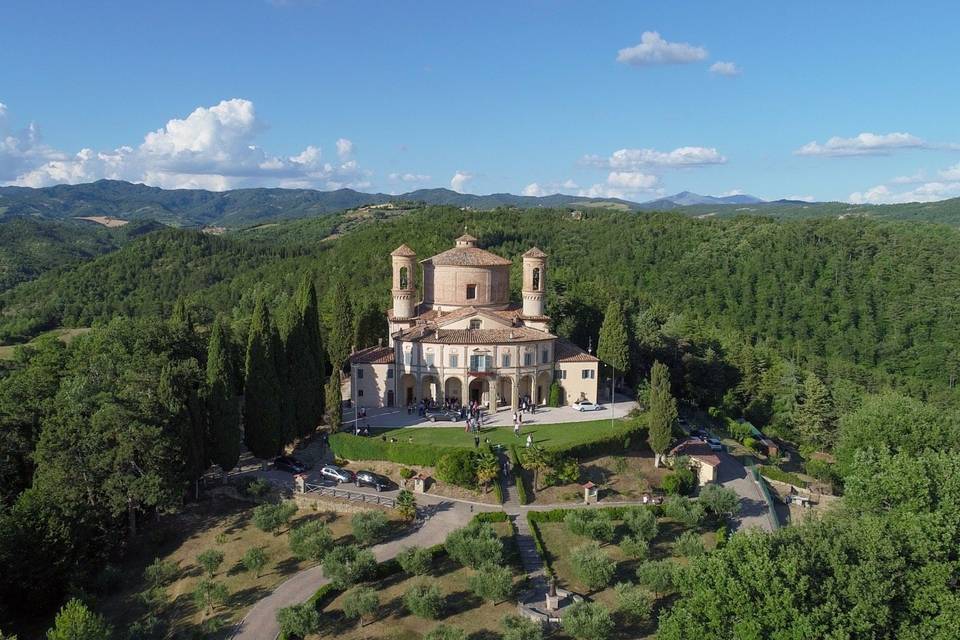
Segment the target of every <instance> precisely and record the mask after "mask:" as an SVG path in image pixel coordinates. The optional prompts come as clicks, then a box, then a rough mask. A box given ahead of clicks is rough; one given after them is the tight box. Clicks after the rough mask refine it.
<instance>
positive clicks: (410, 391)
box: [407, 387, 413, 407]
mask: <svg viewBox="0 0 960 640" xmlns="http://www.w3.org/2000/svg"><path fill="white" fill-rule="evenodd" d="M412 404H413V387H407V406H408V407H409V406H410V405H412Z"/></svg>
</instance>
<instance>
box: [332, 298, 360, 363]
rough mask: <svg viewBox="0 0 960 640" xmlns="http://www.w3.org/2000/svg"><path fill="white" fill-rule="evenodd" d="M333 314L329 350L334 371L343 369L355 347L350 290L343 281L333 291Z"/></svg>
mask: <svg viewBox="0 0 960 640" xmlns="http://www.w3.org/2000/svg"><path fill="white" fill-rule="evenodd" d="M332 304H333V314H332V316H331V319H330V331H329V334H328V337H327V352H328V353H329V354H330V364H331V366H332V367H333V370H334V371H342V370H343V365H344V363H346V361H347V358H348V357H349V356H350V350H351V348H352V347H353V339H354V327H353V307H352V305H351V304H350V291H349V290H348V289H347V285H346V284H345V283H344V282H343V281H341V282H338V283H337V284H336V286H335V287H334V289H333V293H332Z"/></svg>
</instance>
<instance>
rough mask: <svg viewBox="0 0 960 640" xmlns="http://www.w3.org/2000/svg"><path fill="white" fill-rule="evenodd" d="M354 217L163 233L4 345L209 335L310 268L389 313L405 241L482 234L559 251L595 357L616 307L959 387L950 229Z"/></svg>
mask: <svg viewBox="0 0 960 640" xmlns="http://www.w3.org/2000/svg"><path fill="white" fill-rule="evenodd" d="M340 219H341V218H339V217H336V216H334V217H327V218H323V219H314V220H304V221H297V222H291V223H285V224H279V225H272V226H269V227H263V228H258V229H255V230H250V231H246V232H242V233H235V234H229V235H227V236H222V237H210V236H206V235H203V234H200V233H196V232H192V231H184V230H173V229H169V230H165V231H162V232H158V233H154V234H150V235H148V236H146V237H144V238H140V239H138V240H136V241H134V242H132V243H131V244H129V245H127V246H125V247H123V248H122V249H120V250H119V251H116V252H115V253H112V254H110V255H106V256H102V257H100V258H97V259H95V260H92V261H90V262H88V263H86V264H83V265H81V266H78V267H75V268H70V269H66V270H64V271H62V272H57V273H50V274H47V275H45V276H43V277H41V278H39V279H37V280H35V281H33V282H29V283H26V284H23V285H21V286H19V287H17V288H16V289H14V290H12V291H9V292H7V293H6V294H4V295H3V296H0V302H2V305H3V318H2V322H0V334H2V335H3V336H5V337H7V338H21V339H22V338H23V337H25V336H28V335H31V334H34V333H36V332H38V331H40V330H42V329H45V328H52V327H55V326H59V325H66V326H89V325H90V324H92V323H97V322H102V321H105V320H107V319H109V318H111V317H113V316H115V315H117V314H125V315H131V316H136V315H150V314H160V315H165V314H168V313H169V312H170V310H171V309H172V307H173V305H174V303H175V301H176V300H177V299H178V298H181V297H182V298H184V299H185V300H186V302H187V305H188V306H189V307H190V308H191V309H192V311H193V312H194V313H195V315H196V316H197V317H198V318H200V319H201V321H204V322H206V321H209V320H210V319H212V317H213V315H214V314H215V313H216V312H226V313H229V314H232V315H233V317H234V318H237V319H238V320H242V319H243V318H245V317H247V316H249V314H250V312H251V310H252V306H253V300H254V298H255V296H256V295H258V294H259V293H261V292H262V293H265V294H266V295H267V296H268V297H269V298H270V299H271V300H273V301H274V303H275V304H276V305H277V306H279V305H282V304H283V303H284V301H285V300H286V298H287V297H288V296H289V295H290V294H291V292H292V291H293V290H294V288H295V285H296V282H297V280H298V279H299V277H300V275H301V274H302V273H304V272H309V273H312V274H313V277H314V281H315V282H316V284H317V287H318V290H319V291H320V292H321V295H323V292H327V291H330V290H332V287H333V285H334V284H335V283H337V282H346V283H347V284H348V286H349V289H350V291H351V292H352V293H353V296H354V300H353V303H354V305H355V307H356V308H360V309H362V308H370V309H372V310H373V311H374V312H375V313H381V312H382V310H383V309H385V308H386V307H387V306H388V305H389V275H390V263H389V253H390V251H391V250H392V249H394V248H395V247H396V246H398V245H399V244H401V243H407V244H409V245H410V246H411V247H413V248H414V250H416V251H417V253H418V255H420V256H422V257H426V256H429V255H432V254H434V253H437V252H439V251H441V250H443V249H446V248H448V247H449V245H450V243H451V242H452V239H453V238H454V237H456V236H457V235H458V234H459V233H461V232H462V229H463V226H464V224H468V225H469V227H470V231H471V233H473V234H475V235H477V236H478V237H479V238H481V242H482V244H483V245H484V246H486V247H487V248H489V249H490V250H492V251H494V252H496V253H499V254H501V255H504V256H507V257H509V258H512V259H517V258H518V256H519V255H520V254H521V253H522V252H523V251H525V250H527V249H528V248H529V247H530V246H532V245H537V246H540V247H541V248H543V249H544V250H546V251H547V253H548V254H550V267H549V279H548V282H549V283H550V287H549V298H548V312H549V313H550V314H551V315H552V316H553V317H554V319H555V323H556V329H557V331H558V332H559V333H560V334H562V335H565V336H568V337H571V338H573V339H574V340H575V341H577V342H580V343H583V344H584V345H585V344H586V343H587V341H588V340H590V339H592V340H593V341H594V344H596V337H597V335H598V331H599V324H600V321H601V318H602V311H603V310H604V309H605V308H606V306H607V304H608V302H610V301H611V300H614V299H616V300H620V301H622V302H623V303H624V305H625V306H626V307H627V308H628V312H629V313H630V314H634V315H636V314H640V313H641V312H642V311H643V310H644V309H652V310H655V311H656V312H657V313H659V314H661V316H663V315H664V314H665V315H667V316H669V314H677V313H679V314H683V317H685V318H687V319H689V320H691V321H694V322H697V323H700V324H701V325H703V326H704V327H712V328H714V329H716V330H718V331H726V332H736V333H737V334H738V335H739V336H742V337H744V338H747V339H749V340H750V341H752V342H754V343H765V344H769V345H772V346H775V347H776V349H777V350H778V351H779V352H781V353H783V354H786V355H789V356H791V357H801V358H803V359H804V360H806V361H807V362H809V363H812V364H811V366H813V367H815V368H817V369H818V370H819V371H821V372H823V373H824V374H827V375H830V374H831V373H833V374H837V375H840V374H842V375H843V376H844V377H847V378H851V379H855V380H860V381H861V382H862V383H864V384H867V385H868V386H869V385H873V384H878V383H879V382H880V381H883V380H897V381H898V384H901V385H908V386H910V387H911V388H912V389H913V390H914V391H916V392H918V393H927V392H928V391H929V390H933V389H948V388H950V387H952V386H953V383H954V381H955V378H956V376H957V374H958V372H960V354H958V345H960V323H958V321H957V320H958V318H960V264H958V262H957V260H956V256H957V255H960V231H955V230H952V229H949V228H946V227H942V226H938V225H911V224H906V223H890V222H877V221H870V220H862V219H852V220H851V219H848V220H803V221H781V222H776V221H772V220H769V219H762V218H750V217H741V218H735V219H729V220H726V219H704V220H698V219H691V218H689V217H686V216H683V215H679V214H632V213H612V212H595V213H590V214H588V215H586V216H585V218H584V219H583V220H575V219H573V218H572V217H571V216H570V215H569V214H568V213H566V212H559V211H547V210H539V211H527V212H525V213H524V214H523V215H517V214H516V213H515V212H510V211H505V210H499V211H494V212H488V213H476V212H464V211H460V210H459V209H454V208H449V207H431V208H427V209H424V210H421V211H416V212H413V213H410V214H409V215H405V216H399V217H395V218H392V219H390V220H388V221H375V220H372V219H371V220H369V221H367V222H365V223H363V224H359V225H358V226H357V227H356V228H354V229H353V230H352V231H350V232H348V233H346V234H344V235H342V236H340V237H337V238H336V239H331V238H329V236H330V233H331V231H332V230H333V229H334V228H335V225H336V221H337V220H340ZM517 269H518V267H517V268H515V273H514V274H513V276H514V280H515V281H514V285H515V288H519V279H518V278H519V272H517ZM327 302H328V306H329V301H327ZM637 330H640V329H637Z"/></svg>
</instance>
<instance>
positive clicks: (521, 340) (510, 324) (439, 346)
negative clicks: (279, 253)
mask: <svg viewBox="0 0 960 640" xmlns="http://www.w3.org/2000/svg"><path fill="white" fill-rule="evenodd" d="M476 243H477V239H476V238H474V237H472V236H469V235H464V236H461V237H460V238H457V240H456V246H454V247H453V248H452V249H450V250H448V251H445V252H443V253H440V254H438V255H436V256H433V257H432V258H427V259H426V260H423V261H421V262H420V265H421V269H422V273H423V290H422V292H421V294H422V298H421V301H420V302H419V303H418V304H417V303H414V300H415V298H416V289H415V284H414V274H415V271H416V269H415V267H416V262H415V260H416V257H415V255H414V252H413V250H412V249H410V248H409V247H408V246H406V245H402V246H400V247H399V248H398V249H397V250H396V251H394V252H393V253H392V254H391V259H392V264H393V287H392V293H393V301H394V303H393V308H392V309H391V310H390V311H388V312H387V321H388V323H389V328H390V340H389V343H388V345H386V346H378V347H371V348H368V349H364V350H362V351H359V352H356V353H354V354H353V355H352V356H351V373H352V389H354V392H353V394H354V398H353V399H354V400H355V401H356V402H357V404H358V406H360V407H385V406H398V407H404V406H407V405H411V404H417V403H419V402H420V401H421V400H423V399H432V400H437V401H442V400H444V399H452V400H455V401H457V402H459V403H467V402H471V401H476V402H479V403H480V404H482V405H484V406H486V407H487V408H488V409H489V410H495V409H496V408H497V407H498V406H504V405H509V406H510V407H512V408H513V409H514V410H515V409H516V408H517V407H518V406H519V403H520V400H521V399H523V398H527V399H529V401H530V402H533V403H536V404H540V405H543V404H545V403H546V402H547V399H548V396H549V392H550V385H551V384H552V382H553V381H554V380H557V381H558V382H560V384H561V386H562V387H563V388H564V391H565V395H566V398H565V402H566V403H572V402H574V401H575V400H578V399H587V400H590V401H592V402H597V383H598V367H599V362H598V360H597V359H596V358H595V357H594V356H592V355H590V354H588V353H586V352H585V351H583V350H582V349H580V348H579V347H577V346H575V345H573V344H572V343H570V342H568V341H566V340H563V339H561V338H558V337H557V336H555V335H553V334H552V333H550V330H549V325H550V318H548V317H546V316H545V315H544V297H545V295H546V275H547V273H546V271H547V269H546V267H547V255H546V254H545V253H543V252H542V251H541V250H539V249H537V248H533V249H531V250H530V251H528V252H527V253H525V254H524V256H523V284H522V290H521V295H522V299H523V303H522V305H519V306H518V305H512V304H511V303H510V267H511V262H510V261H509V260H507V259H506V258H502V257H500V256H497V255H495V254H493V253H490V252H488V251H485V250H483V249H480V248H478V247H477V246H476Z"/></svg>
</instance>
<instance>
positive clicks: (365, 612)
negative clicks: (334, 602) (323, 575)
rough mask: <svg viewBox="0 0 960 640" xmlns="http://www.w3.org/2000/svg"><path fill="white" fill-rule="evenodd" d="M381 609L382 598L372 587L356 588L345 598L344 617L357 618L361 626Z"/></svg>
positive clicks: (347, 593)
mask: <svg viewBox="0 0 960 640" xmlns="http://www.w3.org/2000/svg"><path fill="white" fill-rule="evenodd" d="M379 608H380V596H379V595H377V592H376V591H375V590H374V589H371V588H370V587H354V588H353V589H351V590H350V591H347V592H346V593H345V594H344V596H343V615H345V616H347V617H348V618H357V619H358V620H359V621H360V626H361V627H362V626H363V619H364V618H366V617H369V616H372V615H373V614H375V613H376V612H377V609H379Z"/></svg>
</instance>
